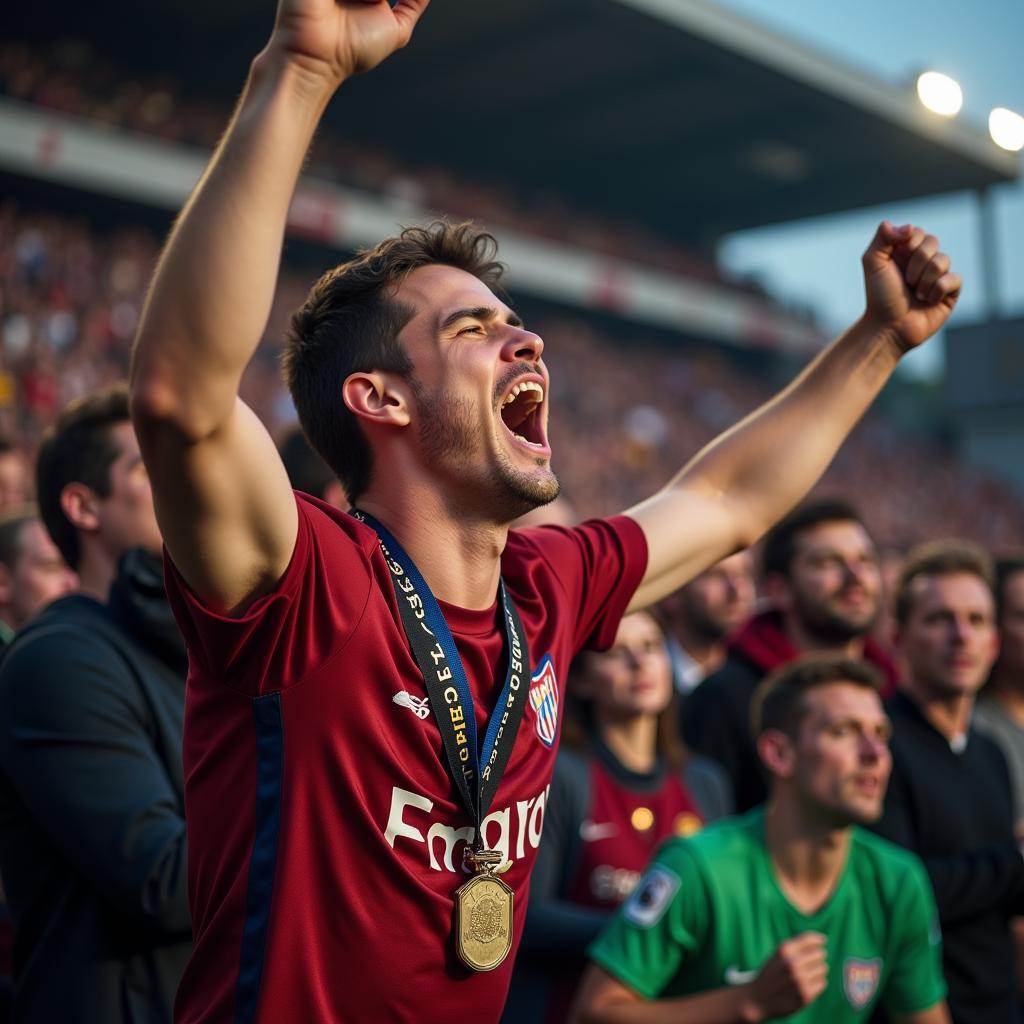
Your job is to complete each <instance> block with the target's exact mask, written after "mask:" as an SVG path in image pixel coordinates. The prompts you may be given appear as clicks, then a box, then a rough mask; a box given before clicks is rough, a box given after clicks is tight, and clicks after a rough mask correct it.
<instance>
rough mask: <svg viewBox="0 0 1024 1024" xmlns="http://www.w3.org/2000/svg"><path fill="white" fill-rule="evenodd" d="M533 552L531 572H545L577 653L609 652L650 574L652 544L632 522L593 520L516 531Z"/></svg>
mask: <svg viewBox="0 0 1024 1024" xmlns="http://www.w3.org/2000/svg"><path fill="white" fill-rule="evenodd" d="M513 532H514V533H515V534H517V535H518V536H517V537H516V539H515V543H516V544H518V545H521V546H523V547H528V548H530V549H532V551H531V554H532V557H531V558H530V560H529V564H530V571H531V572H536V571H537V567H539V566H545V567H546V571H547V572H550V573H551V574H552V576H553V579H554V580H555V582H556V586H557V587H558V589H559V590H560V591H561V595H562V599H563V601H564V603H565V605H566V607H567V609H568V610H570V611H573V610H574V611H575V617H574V620H573V622H574V629H573V649H574V650H575V651H579V650H582V649H583V648H588V649H591V650H598V651H601V650H605V649H607V648H608V647H610V646H611V645H612V642H613V641H614V639H615V633H616V631H617V630H618V628H619V621H620V619H621V618H622V616H623V614H624V613H625V611H626V608H627V606H628V605H629V602H630V601H631V600H632V598H633V594H634V593H635V592H636V589H637V587H638V586H640V582H641V580H642V579H643V576H644V572H645V571H646V569H647V541H646V540H645V539H644V535H643V531H642V530H641V529H640V527H639V526H638V525H637V524H636V523H635V522H634V521H633V520H632V519H630V518H629V517H628V516H613V517H611V518H610V519H593V520H590V521H588V522H586V523H583V524H582V525H580V526H576V527H572V528H565V527H560V526H541V527H535V528H533V529H527V530H516V531H513Z"/></svg>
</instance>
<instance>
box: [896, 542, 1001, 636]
mask: <svg viewBox="0 0 1024 1024" xmlns="http://www.w3.org/2000/svg"><path fill="white" fill-rule="evenodd" d="M961 574H965V575H968V576H977V577H978V579H980V580H981V581H982V582H983V583H984V584H985V586H986V587H988V589H989V590H990V591H992V592H993V596H994V594H995V572H994V570H993V568H992V559H991V558H990V557H989V556H988V554H987V553H986V552H985V550H984V549H983V548H981V547H979V546H978V545H977V544H973V543H972V542H971V541H969V540H939V541H931V542H929V543H927V544H920V545H918V546H917V547H916V548H914V549H913V550H912V551H911V552H910V554H909V555H908V556H907V562H906V564H905V565H904V566H903V571H902V572H901V573H900V578H899V583H897V585H896V622H897V623H898V624H899V625H901V626H905V625H906V624H907V622H908V621H909V620H910V616H911V614H912V612H913V611H914V592H913V591H914V581H915V580H916V579H918V577H920V576H959V575H961Z"/></svg>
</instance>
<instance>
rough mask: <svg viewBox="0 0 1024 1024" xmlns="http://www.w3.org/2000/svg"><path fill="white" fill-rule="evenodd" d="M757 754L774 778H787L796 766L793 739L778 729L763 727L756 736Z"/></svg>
mask: <svg viewBox="0 0 1024 1024" xmlns="http://www.w3.org/2000/svg"><path fill="white" fill-rule="evenodd" d="M757 754H758V757H760V758H761V763H762V764H763V765H764V766H765V768H766V769H767V770H768V773H769V774H770V775H772V776H774V777H775V778H780V779H788V778H790V777H791V776H792V774H793V771H794V769H795V768H796V749H795V747H794V745H793V740H792V739H790V737H789V736H787V735H786V734H785V733H784V732H782V731H781V730H779V729H765V730H764V732H762V733H761V735H760V736H758V737H757Z"/></svg>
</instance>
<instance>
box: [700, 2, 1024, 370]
mask: <svg viewBox="0 0 1024 1024" xmlns="http://www.w3.org/2000/svg"><path fill="white" fill-rule="evenodd" d="M718 2H719V3H720V4H721V6H723V7H727V8H730V9H732V10H735V11H737V12H738V13H740V14H744V15H746V16H748V17H750V18H753V19H755V20H758V21H760V22H763V23H764V24H766V25H768V26H770V27H772V28H775V29H776V30H780V31H782V32H783V33H784V34H786V35H790V36H793V37H795V38H798V39H800V40H801V41H802V42H804V43H808V44H810V45H811V46H814V47H815V48H816V49H818V50H820V51H822V52H825V53H834V54H836V55H837V56H838V57H840V58H842V59H843V60H844V61H846V62H847V63H851V64H854V65H856V66H859V67H860V68H861V69H863V70H865V71H868V72H870V73H872V74H874V75H876V76H877V77H878V78H881V79H883V80H884V81H887V82H889V83H892V84H897V85H900V84H903V83H905V82H908V81H912V80H913V79H914V78H915V77H916V74H917V73H918V72H919V71H921V70H924V69H927V68H930V69H934V70H937V71H943V72H945V73H946V74H949V75H952V76H953V77H954V78H955V79H957V81H958V82H959V83H960V86H961V88H962V89H963V92H964V106H963V109H962V110H961V112H960V115H959V117H960V119H962V120H967V121H973V122H974V123H976V124H978V125H981V126H983V127H985V130H986V131H987V124H988V112H989V110H990V109H991V108H992V107H996V106H1002V107H1009V108H1010V109H1011V110H1016V111H1017V112H1018V113H1020V114H1024V0H975V2H974V3H964V2H963V0H958V2H953V0H933V2H929V3H925V2H923V0H857V2H856V3H850V2H848V0H718ZM993 203H994V209H995V217H994V221H995V224H996V257H997V260H996V262H997V266H998V268H999V274H998V279H997V282H996V294H997V298H998V302H999V311H1000V313H1001V314H1003V315H1004V316H1015V315H1016V316H1020V315H1024V181H1018V182H1016V183H1012V184H1006V185H1000V186H997V187H996V188H995V189H994V190H993ZM883 217H888V218H889V219H891V220H893V221H894V222H895V223H906V222H908V221H909V222H911V223H914V224H919V225H921V226H922V227H924V228H926V229H927V230H928V231H930V232H931V233H932V234H935V235H937V236H938V238H939V240H940V241H941V243H942V248H943V249H944V250H945V251H946V252H948V253H949V255H950V256H951V257H952V259H953V262H954V265H955V267H956V268H957V269H958V270H959V271H960V273H961V274H962V275H963V277H964V290H963V294H962V296H961V299H960V302H959V305H958V307H957V310H956V312H955V313H954V316H953V318H952V321H951V322H952V323H954V324H957V323H959V324H967V323H977V322H978V321H980V320H982V319H984V314H985V306H984V296H985V290H984V288H983V287H982V284H981V280H980V277H981V255H980V252H981V246H980V244H979V218H978V212H977V203H976V200H975V197H974V195H973V194H972V193H954V194H951V195H948V196H943V197H938V198H931V199H919V200H913V201H908V202H905V203H900V204H892V205H891V206H887V207H877V208H876V207H872V208H870V209H866V210H856V211H852V212H849V213H844V214H837V215H833V216H829V217H817V218H814V219H812V220H804V221H799V222H793V223H791V224H788V225H783V226H781V227H776V228H760V229H757V230H755V231H745V232H738V233H736V234H733V235H730V236H728V237H727V238H726V239H725V240H724V241H723V243H722V247H721V250H720V256H721V259H722V262H723V263H724V265H725V266H726V267H728V268H730V269H732V270H735V271H737V272H741V273H744V274H747V273H756V274H757V275H758V277H759V278H760V279H761V280H762V281H763V283H764V284H765V285H766V286H767V287H768V288H769V289H770V290H772V291H773V292H774V293H775V294H777V295H779V296H781V297H783V298H787V299H793V300H797V301H800V302H802V303H806V304H807V305H809V306H810V307H811V308H812V309H814V310H815V312H816V313H817V315H818V317H819V319H820V320H821V322H822V323H823V324H824V325H825V326H827V327H828V328H830V329H832V330H840V329H841V328H843V327H844V326H846V325H847V324H849V323H850V322H851V321H852V320H853V319H855V318H856V317H857V316H858V315H859V313H860V311H861V310H862V308H863V290H862V287H861V278H860V264H859V256H860V253H861V251H862V250H863V249H864V247H865V245H866V244H867V242H868V240H869V239H870V238H871V236H872V235H873V234H874V231H875V228H876V226H877V224H878V222H879V221H880V220H881V219H882V218H883ZM905 372H908V373H912V374H914V375H917V376H920V377H925V378H930V377H935V376H938V375H940V374H941V372H942V350H941V345H938V344H932V345H929V346H925V347H924V348H923V349H921V350H920V351H918V352H916V353H914V354H913V355H912V356H911V357H910V358H909V359H908V360H907V365H906V367H905Z"/></svg>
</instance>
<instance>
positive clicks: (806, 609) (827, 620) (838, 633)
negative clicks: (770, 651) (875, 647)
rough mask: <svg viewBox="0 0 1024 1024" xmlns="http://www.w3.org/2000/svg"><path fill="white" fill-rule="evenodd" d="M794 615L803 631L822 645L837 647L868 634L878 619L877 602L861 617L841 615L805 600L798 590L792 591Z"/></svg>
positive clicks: (815, 602)
mask: <svg viewBox="0 0 1024 1024" xmlns="http://www.w3.org/2000/svg"><path fill="white" fill-rule="evenodd" d="M794 598H795V603H796V613H797V615H798V616H799V618H800V621H801V623H802V624H803V627H804V629H805V630H807V632H808V633H810V634H811V635H812V636H814V637H817V638H818V639H819V640H821V641H822V642H823V643H826V644H829V645H839V644H845V643H849V642H850V641H851V640H857V639H859V638H860V637H862V636H865V635H867V633H869V632H870V630H871V627H872V626H873V625H874V622H875V619H876V618H878V608H879V606H878V602H877V601H876V602H875V605H874V607H873V608H872V609H871V610H870V611H869V612H867V613H866V614H865V615H864V616H862V617H853V616H850V615H843V614H842V613H840V612H837V611H833V610H832V609H831V608H829V607H827V606H823V605H822V604H820V603H819V602H817V601H813V600H809V599H807V598H805V597H804V596H803V595H802V594H801V593H800V592H799V591H798V590H797V591H794Z"/></svg>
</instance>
